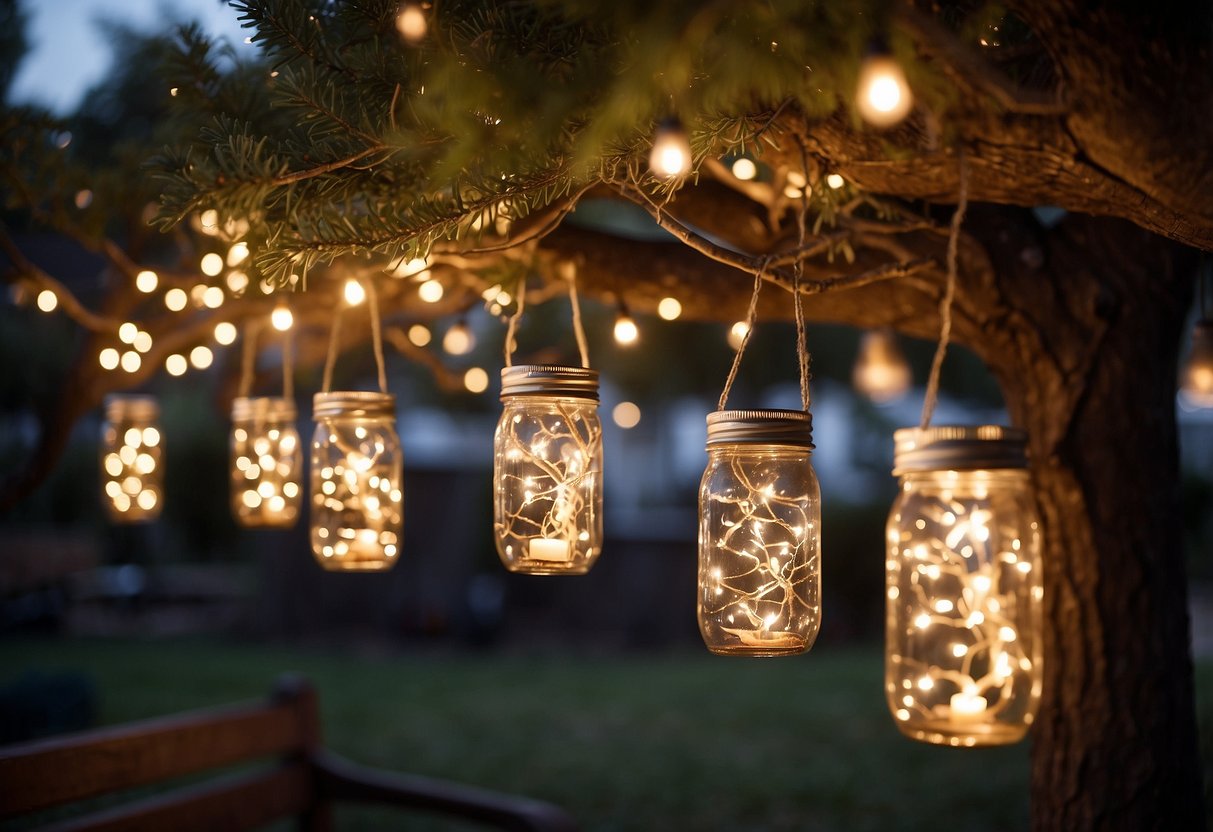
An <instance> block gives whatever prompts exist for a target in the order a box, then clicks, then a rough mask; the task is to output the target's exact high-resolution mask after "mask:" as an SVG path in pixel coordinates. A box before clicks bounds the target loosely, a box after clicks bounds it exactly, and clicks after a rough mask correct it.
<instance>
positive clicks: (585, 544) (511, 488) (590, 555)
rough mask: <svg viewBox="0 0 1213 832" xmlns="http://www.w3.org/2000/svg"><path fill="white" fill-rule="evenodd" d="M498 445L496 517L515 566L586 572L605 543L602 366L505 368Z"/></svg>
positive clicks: (501, 546) (501, 542)
mask: <svg viewBox="0 0 1213 832" xmlns="http://www.w3.org/2000/svg"><path fill="white" fill-rule="evenodd" d="M501 401H502V411H501V420H500V421H499V422H498V423H497V433H496V436H495V439H494V445H493V448H494V450H493V491H494V500H493V525H494V529H495V531H496V539H497V553H498V554H499V555H500V556H501V560H502V562H503V563H504V564H505V566H506V568H507V569H509V570H510V571H511V572H525V573H527V574H531V575H582V574H585V573H586V572H587V571H589V568H590V567H591V566H593V564H594V561H595V559H597V557H598V553H599V552H600V551H601V550H602V423H601V422H600V421H599V419H598V373H597V372H596V371H594V370H588V369H582V368H581V367H560V366H541V365H521V366H516V367H506V368H505V369H503V370H502V371H501Z"/></svg>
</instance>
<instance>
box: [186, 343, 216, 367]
mask: <svg viewBox="0 0 1213 832" xmlns="http://www.w3.org/2000/svg"><path fill="white" fill-rule="evenodd" d="M214 360H215V354H214V353H212V352H211V349H210V347H204V346H197V347H194V348H193V349H192V350H190V363H191V364H193V365H194V366H195V367H197V368H198V369H199V370H205V369H206V368H207V367H209V366H211V362H212V361H214Z"/></svg>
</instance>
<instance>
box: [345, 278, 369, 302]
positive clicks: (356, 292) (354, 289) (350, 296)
mask: <svg viewBox="0 0 1213 832" xmlns="http://www.w3.org/2000/svg"><path fill="white" fill-rule="evenodd" d="M344 294H345V302H346V304H348V305H349V306H358V305H359V304H360V303H362V302H363V301H365V300H366V289H364V288H363V287H362V284H361V283H359V282H358V281H357V280H354V279H353V278H350V279H349V280H347V281H345V292H344Z"/></svg>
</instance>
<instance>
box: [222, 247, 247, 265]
mask: <svg viewBox="0 0 1213 832" xmlns="http://www.w3.org/2000/svg"><path fill="white" fill-rule="evenodd" d="M248 254H249V251H248V243H233V244H232V247H231V248H229V249H228V250H227V264H228V265H229V266H239V265H240V264H241V263H243V262H244V261H245V260H247V259H248Z"/></svg>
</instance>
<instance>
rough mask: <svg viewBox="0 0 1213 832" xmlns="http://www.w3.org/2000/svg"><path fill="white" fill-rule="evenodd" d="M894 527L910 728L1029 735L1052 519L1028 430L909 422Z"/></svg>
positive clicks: (939, 736) (899, 695) (894, 598)
mask: <svg viewBox="0 0 1213 832" xmlns="http://www.w3.org/2000/svg"><path fill="white" fill-rule="evenodd" d="M894 442H895V445H896V451H895V458H894V463H893V465H894V467H893V473H894V474H895V475H897V476H899V477H900V478H901V492H900V494H899V496H898V497H897V500H896V502H894V504H893V509H892V512H891V513H890V515H889V523H888V546H889V549H888V561H887V563H886V566H887V577H888V583H887V596H888V616H887V645H886V653H885V690H886V692H887V695H888V701H889V708H890V709H891V710H892V712H893V717H894V719H895V721H896V723H897V726H898V728H900V729H901V731H902V733H904V734H907V735H908V736H910V737H913V738H914V739H918V740H924V741H926V742H932V743H939V744H947V745H963V746H974V745H1003V744H1006V743H1012V742H1016V741H1017V740H1019V739H1021V738H1022V737H1023V736H1024V734H1025V732H1026V731H1027V730H1028V726H1029V725H1030V724H1031V723H1032V719H1033V717H1034V716H1035V714H1036V707H1037V704H1038V703H1039V700H1040V686H1041V650H1042V646H1041V598H1042V596H1043V588H1042V584H1041V567H1040V547H1041V542H1040V524H1039V521H1038V519H1037V515H1036V505H1035V500H1034V497H1033V494H1032V486H1031V482H1030V481H1029V477H1028V471H1027V459H1026V452H1025V434H1024V432H1023V431H1020V430H1015V429H1012V428H1004V427H998V426H995V425H986V426H982V427H932V428H927V429H925V430H920V429H918V428H905V429H903V430H899V431H897V432H896V433H895V434H894Z"/></svg>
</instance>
